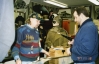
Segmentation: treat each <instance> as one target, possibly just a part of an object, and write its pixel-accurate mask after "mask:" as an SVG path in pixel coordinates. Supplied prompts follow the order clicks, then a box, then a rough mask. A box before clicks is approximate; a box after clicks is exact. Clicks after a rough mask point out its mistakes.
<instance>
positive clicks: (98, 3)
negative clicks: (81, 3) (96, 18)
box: [89, 0, 99, 5]
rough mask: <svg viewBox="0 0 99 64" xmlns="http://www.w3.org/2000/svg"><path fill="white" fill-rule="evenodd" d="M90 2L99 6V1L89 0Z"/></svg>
mask: <svg viewBox="0 0 99 64" xmlns="http://www.w3.org/2000/svg"><path fill="white" fill-rule="evenodd" d="M89 1H90V2H92V3H94V4H95V5H99V0H89Z"/></svg>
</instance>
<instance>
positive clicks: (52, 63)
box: [0, 56, 73, 64]
mask: <svg viewBox="0 0 99 64" xmlns="http://www.w3.org/2000/svg"><path fill="white" fill-rule="evenodd" d="M72 62H73V61H72V59H71V56H64V57H56V58H55V57H54V58H49V57H48V58H40V61H33V64H71V63H72ZM0 64H15V61H14V60H10V61H7V62H5V63H0Z"/></svg>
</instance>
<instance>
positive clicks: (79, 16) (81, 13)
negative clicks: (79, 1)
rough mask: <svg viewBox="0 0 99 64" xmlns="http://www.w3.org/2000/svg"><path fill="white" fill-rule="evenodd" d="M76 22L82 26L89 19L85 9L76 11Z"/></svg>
mask: <svg viewBox="0 0 99 64" xmlns="http://www.w3.org/2000/svg"><path fill="white" fill-rule="evenodd" d="M73 15H74V21H75V22H77V23H78V24H82V23H83V22H84V21H85V20H86V19H88V18H89V13H88V11H87V10H86V8H85V7H78V8H76V9H75V10H74V14H73Z"/></svg>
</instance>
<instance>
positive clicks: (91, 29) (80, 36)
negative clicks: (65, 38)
mask: <svg viewBox="0 0 99 64" xmlns="http://www.w3.org/2000/svg"><path fill="white" fill-rule="evenodd" d="M73 15H74V21H75V22H77V23H78V24H79V25H80V28H79V30H78V32H77V34H76V36H75V39H74V40H72V41H69V42H68V44H71V45H72V47H71V48H70V49H68V51H69V50H70V52H71V57H72V59H73V61H74V64H95V60H96V58H97V56H98V30H97V27H96V26H95V24H94V23H93V21H92V19H91V18H89V14H88V12H87V10H86V9H85V8H84V7H79V8H76V9H75V11H74V14H73ZM70 52H68V53H70Z"/></svg>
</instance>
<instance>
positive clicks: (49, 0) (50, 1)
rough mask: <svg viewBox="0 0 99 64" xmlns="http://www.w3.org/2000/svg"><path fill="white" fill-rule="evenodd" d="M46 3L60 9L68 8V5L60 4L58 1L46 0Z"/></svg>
mask: <svg viewBox="0 0 99 64" xmlns="http://www.w3.org/2000/svg"><path fill="white" fill-rule="evenodd" d="M44 2H46V3H49V4H52V5H55V6H59V7H62V8H67V4H64V3H61V2H58V1H56V0H44Z"/></svg>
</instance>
